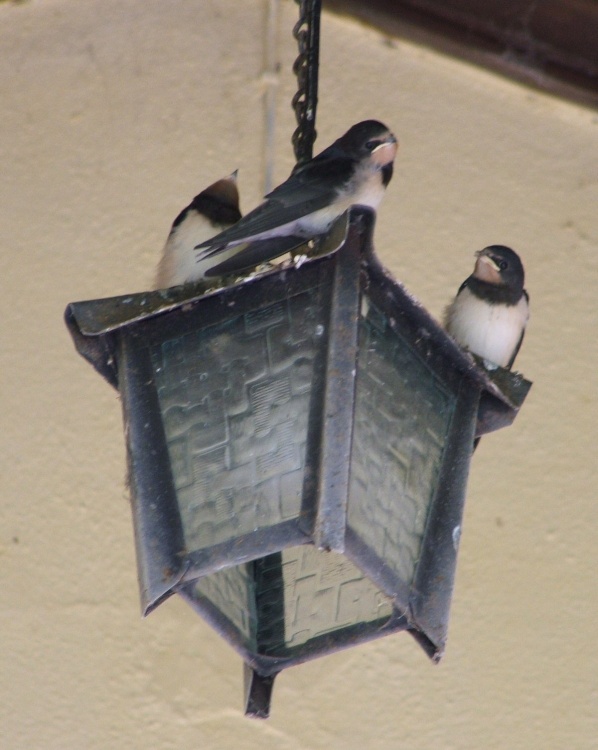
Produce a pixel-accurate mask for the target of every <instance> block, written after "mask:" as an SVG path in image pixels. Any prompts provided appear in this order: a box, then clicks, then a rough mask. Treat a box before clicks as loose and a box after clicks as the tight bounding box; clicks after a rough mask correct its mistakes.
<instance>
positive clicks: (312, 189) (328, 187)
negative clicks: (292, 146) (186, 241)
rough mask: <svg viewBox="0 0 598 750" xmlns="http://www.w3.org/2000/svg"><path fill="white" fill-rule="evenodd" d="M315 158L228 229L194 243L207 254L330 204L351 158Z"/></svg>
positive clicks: (347, 172)
mask: <svg viewBox="0 0 598 750" xmlns="http://www.w3.org/2000/svg"><path fill="white" fill-rule="evenodd" d="M322 156H324V154H320V156H319V157H316V158H315V159H312V161H310V162H308V163H307V164H305V165H303V166H300V167H295V169H294V170H293V172H292V174H291V176H290V177H289V179H288V180H287V181H286V182H283V183H282V185H279V186H278V187H277V188H275V189H274V190H273V191H272V192H271V193H269V194H268V195H267V196H266V200H265V201H264V203H262V204H261V205H260V206H258V207H257V208H255V209H254V210H253V211H250V213H248V214H246V215H245V216H244V217H243V218H242V219H241V220H240V221H238V222H237V223H236V224H235V225H234V226H232V227H230V228H229V229H225V230H224V231H223V232H220V234H217V235H216V236H215V237H212V238H211V239H210V240H207V241H206V242H203V243H201V244H200V245H197V246H196V249H198V248H209V249H208V251H207V252H204V253H202V254H201V256H200V257H201V258H204V257H209V256H210V255H212V254H214V253H217V252H218V250H219V249H220V248H221V247H222V246H224V245H227V244H230V243H233V242H234V243H238V242H243V241H244V240H250V239H251V238H252V237H255V236H256V235H258V234H262V233H263V232H269V231H271V230H273V229H276V228H277V227H280V226H283V225H285V224H289V223H290V222H293V221H296V220H297V219H300V218H301V217H303V216H307V215H308V214H311V213H313V212H314V211H318V210H319V209H321V208H325V207H326V206H328V205H330V204H331V203H332V202H333V201H334V199H335V198H336V196H337V195H338V191H339V188H341V187H342V186H343V185H344V184H346V183H347V181H348V180H349V179H350V178H351V176H352V174H353V171H354V161H353V160H352V159H350V158H347V157H344V158H339V157H326V158H320V157H322Z"/></svg>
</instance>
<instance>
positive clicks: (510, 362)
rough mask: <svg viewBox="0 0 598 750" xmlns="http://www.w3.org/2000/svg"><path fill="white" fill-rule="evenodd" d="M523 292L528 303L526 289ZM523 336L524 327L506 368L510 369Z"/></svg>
mask: <svg viewBox="0 0 598 750" xmlns="http://www.w3.org/2000/svg"><path fill="white" fill-rule="evenodd" d="M523 294H524V295H525V299H526V300H527V302H528V303H529V294H528V293H527V292H526V290H525V289H524V290H523ZM524 336H525V327H524V328H523V331H521V337H520V339H519V341H518V342H517V346H516V347H515V349H514V350H513V354H512V355H511V359H510V360H509V364H508V365H507V370H510V369H511V367H513V362H515V357H516V356H517V355H518V354H519V350H520V349H521V344H523V337H524Z"/></svg>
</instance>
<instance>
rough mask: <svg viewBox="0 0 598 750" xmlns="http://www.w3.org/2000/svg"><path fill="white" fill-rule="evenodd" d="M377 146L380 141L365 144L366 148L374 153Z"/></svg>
mask: <svg viewBox="0 0 598 750" xmlns="http://www.w3.org/2000/svg"><path fill="white" fill-rule="evenodd" d="M377 145H378V141H368V142H367V143H366V144H365V147H366V148H367V150H368V151H373V150H374V149H375V148H376V146H377Z"/></svg>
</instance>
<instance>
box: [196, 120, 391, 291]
mask: <svg viewBox="0 0 598 750" xmlns="http://www.w3.org/2000/svg"><path fill="white" fill-rule="evenodd" d="M397 147H398V146H397V139H396V138H395V136H394V135H393V134H392V133H391V131H390V130H389V129H388V128H387V127H386V126H385V125H383V124H382V123H381V122H378V121H377V120H365V121H364V122H360V123H358V124H357V125H353V127H352V128H350V129H349V130H348V131H347V132H346V133H345V134H344V135H343V136H341V137H340V138H339V139H338V140H336V141H335V142H334V143H333V144H332V145H331V146H329V147H328V148H326V149H324V151H322V152H321V153H320V154H318V155H317V156H315V157H314V158H313V159H311V160H310V161H308V162H305V163H303V164H298V165H297V166H295V168H294V169H293V171H292V172H291V175H290V177H289V178H288V179H287V180H286V182H283V183H282V184H281V185H279V186H278V187H277V188H275V189H274V190H273V191H272V192H271V193H269V194H268V195H267V196H266V198H265V200H264V202H263V203H261V204H260V205H259V206H258V207H257V208H255V209H254V210H253V211H251V212H250V213H248V214H247V215H246V216H244V217H243V218H242V219H241V220H240V221H238V222H237V223H236V224H235V225H234V226H232V227H230V228H228V229H225V230H224V231H223V232H220V234H217V235H216V236H215V237H212V238H211V239H206V240H204V241H202V242H200V243H198V244H197V246H196V250H197V254H196V261H197V263H198V265H200V266H201V267H202V268H206V263H208V262H209V263H210V264H211V265H210V267H209V268H206V270H204V272H203V274H204V275H205V276H218V275H223V274H226V273H233V272H240V271H243V270H245V269H247V268H251V267H254V266H257V265H259V264H260V263H264V262H266V261H268V260H271V259H272V258H275V257H278V256H280V255H283V254H284V253H286V252H289V251H290V250H292V249H293V248H294V247H296V246H297V245H300V244H302V243H304V242H306V241H307V240H309V239H313V238H316V237H318V236H319V235H322V234H325V233H326V231H327V230H328V229H329V228H330V226H331V225H332V223H333V222H334V221H335V219H337V218H338V217H339V216H341V215H342V214H343V213H344V212H345V211H346V210H347V209H348V208H349V207H350V206H353V205H362V206H368V207H370V208H372V209H374V210H376V209H377V208H378V206H379V205H380V202H381V200H382V198H383V196H384V192H385V190H386V187H387V185H388V183H389V182H390V180H391V177H392V172H393V162H394V158H395V155H396V152H397Z"/></svg>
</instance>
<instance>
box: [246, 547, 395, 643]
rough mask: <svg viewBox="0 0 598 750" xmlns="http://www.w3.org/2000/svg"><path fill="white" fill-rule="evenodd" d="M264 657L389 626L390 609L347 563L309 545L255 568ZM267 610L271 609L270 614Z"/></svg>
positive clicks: (371, 586) (283, 553)
mask: <svg viewBox="0 0 598 750" xmlns="http://www.w3.org/2000/svg"><path fill="white" fill-rule="evenodd" d="M257 570H258V576H257V577H256V584H257V587H258V590H259V592H260V594H259V600H258V612H259V618H260V623H261V622H262V621H266V622H267V623H268V627H267V628H266V627H263V626H262V625H261V624H260V636H259V641H260V651H261V653H264V654H275V653H277V652H279V651H281V649H282V650H285V649H294V648H297V647H299V646H302V645H304V644H306V643H308V642H309V641H310V640H312V639H313V638H317V637H318V636H321V635H325V634H327V633H332V632H335V631H342V630H345V629H346V628H350V627H352V626H355V625H360V624H368V623H370V624H373V623H376V625H375V627H378V623H379V622H380V621H385V620H387V619H388V618H389V617H390V615H391V613H392V606H391V603H390V601H389V599H388V597H386V596H385V595H384V594H383V593H382V592H381V591H379V590H378V589H377V588H376V587H375V586H374V584H373V583H372V582H371V581H370V580H369V579H368V578H366V577H365V576H364V574H363V573H362V572H361V571H360V570H359V569H358V568H356V567H355V565H353V563H351V561H350V560H348V559H347V558H346V557H344V556H342V555H339V554H336V553H334V552H321V551H320V550H318V549H316V548H315V547H313V546H311V545H305V546H302V547H292V548H288V549H285V550H283V551H282V553H280V554H278V555H271V556H269V557H268V558H265V559H264V560H260V561H259V563H257ZM266 607H267V609H266Z"/></svg>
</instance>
